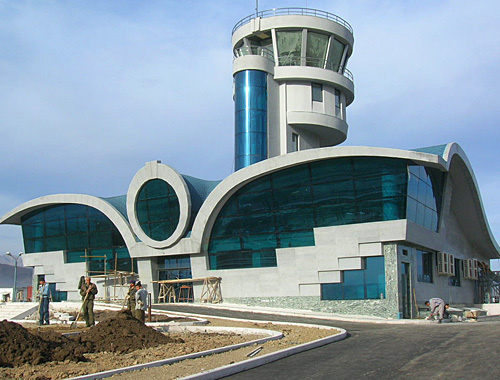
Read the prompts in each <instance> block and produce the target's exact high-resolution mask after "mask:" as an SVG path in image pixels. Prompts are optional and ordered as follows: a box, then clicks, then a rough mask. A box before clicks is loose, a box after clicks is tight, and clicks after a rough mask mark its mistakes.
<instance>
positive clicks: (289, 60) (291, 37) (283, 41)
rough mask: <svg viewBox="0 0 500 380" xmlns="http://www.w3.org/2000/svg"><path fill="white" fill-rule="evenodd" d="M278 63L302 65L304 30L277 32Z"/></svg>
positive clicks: (281, 64)
mask: <svg viewBox="0 0 500 380" xmlns="http://www.w3.org/2000/svg"><path fill="white" fill-rule="evenodd" d="M276 40H277V48H278V63H279V65H280V66H300V64H301V62H300V61H301V56H302V30H294V31H277V32H276Z"/></svg>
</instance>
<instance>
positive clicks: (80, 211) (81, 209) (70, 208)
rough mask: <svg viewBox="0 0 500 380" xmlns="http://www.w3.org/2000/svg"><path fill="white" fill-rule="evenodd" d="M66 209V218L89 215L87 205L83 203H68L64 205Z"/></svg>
mask: <svg viewBox="0 0 500 380" xmlns="http://www.w3.org/2000/svg"><path fill="white" fill-rule="evenodd" d="M64 211H65V214H66V218H68V219H69V218H86V217H87V207H85V206H82V205H74V204H68V205H64Z"/></svg>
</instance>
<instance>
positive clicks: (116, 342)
mask: <svg viewBox="0 0 500 380" xmlns="http://www.w3.org/2000/svg"><path fill="white" fill-rule="evenodd" d="M74 339H75V340H76V341H77V342H78V343H79V344H80V345H81V346H83V347H87V348H88V349H89V350H91V351H92V352H100V351H107V352H131V351H135V350H140V349H143V348H149V347H156V346H159V345H160V344H168V343H184V341H183V340H182V339H172V338H170V337H169V336H167V335H164V334H162V333H161V332H159V331H157V330H154V329H153V328H151V327H148V326H145V325H143V324H142V323H141V322H139V321H138V320H137V319H135V318H134V317H132V316H131V315H130V314H129V313H128V312H125V311H123V312H114V313H108V315H106V318H104V319H102V320H101V322H99V323H98V324H97V325H95V326H94V327H92V328H91V329H89V330H88V331H87V332H86V333H83V334H80V335H79V336H77V337H75V338H74Z"/></svg>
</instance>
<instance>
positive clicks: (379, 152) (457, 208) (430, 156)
mask: <svg viewBox="0 0 500 380" xmlns="http://www.w3.org/2000/svg"><path fill="white" fill-rule="evenodd" d="M360 156H364V157H387V158H400V159H406V160H411V161H413V162H416V163H420V164H422V165H425V166H428V167H434V168H437V169H439V170H441V171H443V172H449V173H450V176H451V177H452V179H453V180H454V181H455V182H456V183H457V185H458V186H454V191H453V194H452V201H451V208H452V212H454V213H455V215H456V216H457V219H459V223H460V225H461V227H462V229H463V231H464V233H465V234H466V235H467V238H468V239H469V240H470V241H471V242H472V244H474V245H475V246H476V248H478V249H480V250H481V251H484V252H485V254H486V255H488V254H489V255H490V256H491V258H498V256H500V247H499V246H498V244H497V242H496V241H495V238H494V237H493V235H492V233H491V231H490V228H489V225H488V221H487V219H486V214H485V212H484V208H483V205H482V201H481V198H480V195H479V189H478V186H477V182H476V180H475V177H474V173H473V171H472V168H471V166H470V163H469V161H468V159H467V156H466V155H465V153H464V151H463V150H462V149H461V148H460V146H459V145H458V144H456V143H450V144H446V145H439V146H435V147H428V148H421V149H418V150H413V151H411V150H401V149H392V148H376V147H356V146H342V147H327V148H319V149H310V150H304V151H299V152H295V153H290V154H286V155H283V156H278V157H273V158H271V159H267V160H264V161H261V162H258V163H256V164H253V165H250V166H248V167H246V168H243V169H241V170H239V171H237V172H235V173H233V174H232V175H230V176H229V177H227V178H226V179H225V180H223V181H222V182H221V183H220V184H219V185H218V186H217V187H216V188H215V189H214V191H212V193H210V195H209V196H208V198H207V199H206V201H205V202H204V204H203V206H202V207H201V209H200V211H199V213H198V216H197V218H196V220H195V222H194V225H193V231H192V234H191V238H192V239H193V243H196V244H200V248H201V247H202V246H206V244H208V239H209V233H210V231H211V228H212V225H211V223H213V219H214V217H213V216H214V215H217V214H218V212H219V210H220V209H221V208H222V206H223V205H224V204H225V202H226V201H227V200H228V199H229V197H230V196H231V195H232V194H234V192H235V191H237V190H238V189H239V188H241V187H242V186H244V185H245V184H247V183H249V182H250V181H252V180H254V179H256V178H258V177H261V176H263V175H266V174H269V173H272V172H273V171H277V170H281V169H285V168H287V167H291V166H295V165H297V164H302V163H307V162H311V161H315V160H320V159H326V158H335V157H339V158H340V157H360ZM465 204H467V206H466V207H464V206H463V205H465Z"/></svg>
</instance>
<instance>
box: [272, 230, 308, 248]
mask: <svg viewBox="0 0 500 380" xmlns="http://www.w3.org/2000/svg"><path fill="white" fill-rule="evenodd" d="M279 239H280V244H279V248H287V247H308V246H313V245H314V233H313V231H312V230H306V231H293V232H280V233H279Z"/></svg>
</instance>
